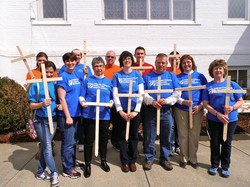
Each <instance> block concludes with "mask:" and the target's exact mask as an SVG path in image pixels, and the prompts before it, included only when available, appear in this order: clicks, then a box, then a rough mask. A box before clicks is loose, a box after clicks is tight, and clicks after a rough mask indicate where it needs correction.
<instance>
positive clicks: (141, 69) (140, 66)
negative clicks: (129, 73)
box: [131, 58, 153, 75]
mask: <svg viewBox="0 0 250 187" xmlns="http://www.w3.org/2000/svg"><path fill="white" fill-rule="evenodd" d="M142 65H143V64H142V59H141V58H140V63H139V66H132V67H131V68H132V69H134V70H139V72H140V74H141V75H142V72H143V70H145V69H152V68H153V67H152V66H142Z"/></svg>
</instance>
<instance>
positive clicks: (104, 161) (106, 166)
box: [101, 160, 110, 172]
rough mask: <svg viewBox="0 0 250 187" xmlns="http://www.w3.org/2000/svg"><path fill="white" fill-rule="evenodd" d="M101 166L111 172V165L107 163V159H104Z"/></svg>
mask: <svg viewBox="0 0 250 187" xmlns="http://www.w3.org/2000/svg"><path fill="white" fill-rule="evenodd" d="M101 168H102V169H103V171H106V172H109V171H110V167H109V165H108V164H107V161H106V160H102V161H101Z"/></svg>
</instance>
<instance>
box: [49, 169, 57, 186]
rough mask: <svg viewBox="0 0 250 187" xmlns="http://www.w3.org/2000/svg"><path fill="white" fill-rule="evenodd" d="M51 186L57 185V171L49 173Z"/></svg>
mask: <svg viewBox="0 0 250 187" xmlns="http://www.w3.org/2000/svg"><path fill="white" fill-rule="evenodd" d="M51 186H59V175H58V173H57V172H54V173H52V175H51Z"/></svg>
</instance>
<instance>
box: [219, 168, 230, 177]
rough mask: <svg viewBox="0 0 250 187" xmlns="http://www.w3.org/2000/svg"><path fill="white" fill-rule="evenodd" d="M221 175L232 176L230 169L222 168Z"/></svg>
mask: <svg viewBox="0 0 250 187" xmlns="http://www.w3.org/2000/svg"><path fill="white" fill-rule="evenodd" d="M221 176H222V177H225V178H228V177H229V176H230V171H229V170H223V169H222V170H221Z"/></svg>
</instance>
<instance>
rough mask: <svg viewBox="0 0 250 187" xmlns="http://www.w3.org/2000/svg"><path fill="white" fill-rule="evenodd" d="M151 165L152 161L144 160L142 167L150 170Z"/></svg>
mask: <svg viewBox="0 0 250 187" xmlns="http://www.w3.org/2000/svg"><path fill="white" fill-rule="evenodd" d="M152 165H153V163H152V162H145V163H144V164H143V169H144V170H147V171H148V170H151V169H152Z"/></svg>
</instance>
